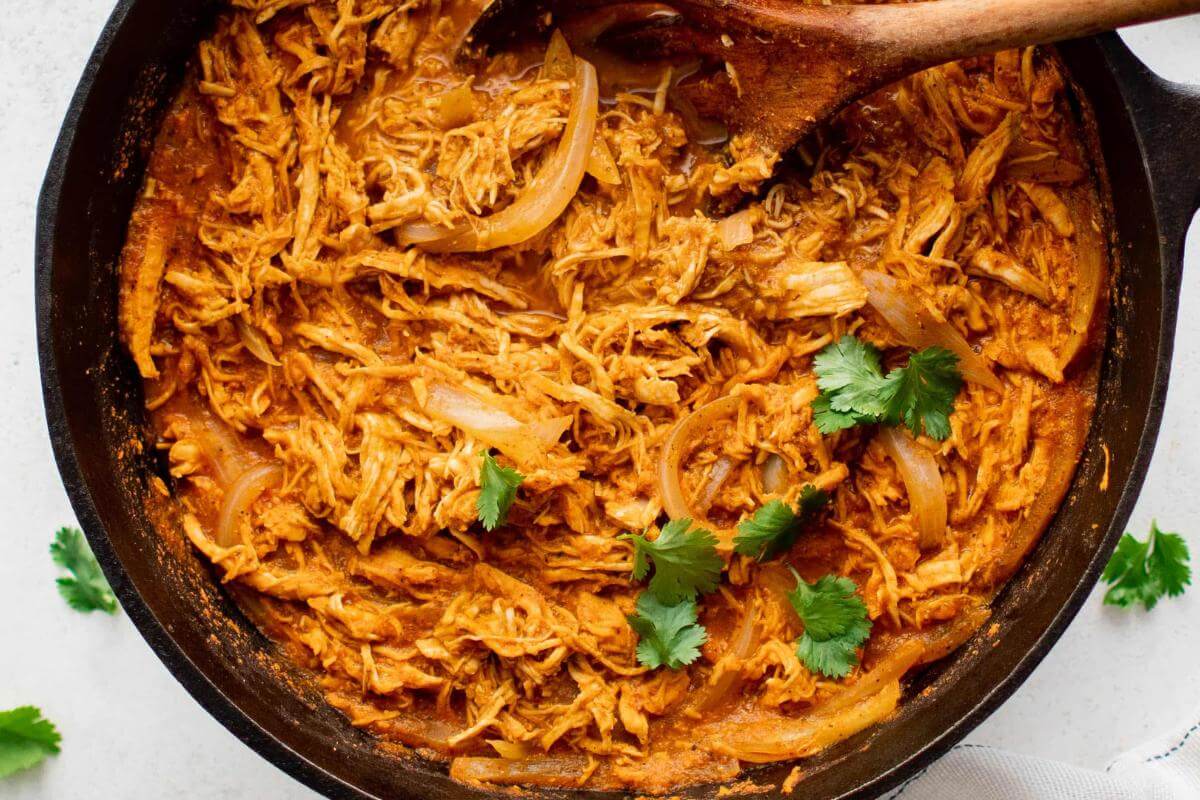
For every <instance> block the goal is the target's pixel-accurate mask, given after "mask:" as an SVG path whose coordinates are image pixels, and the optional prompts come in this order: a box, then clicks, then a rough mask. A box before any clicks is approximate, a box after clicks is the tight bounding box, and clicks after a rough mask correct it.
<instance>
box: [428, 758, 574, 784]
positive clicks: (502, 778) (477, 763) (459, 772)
mask: <svg viewBox="0 0 1200 800" xmlns="http://www.w3.org/2000/svg"><path fill="white" fill-rule="evenodd" d="M586 767H587V758H586V757H585V756H581V755H580V756H575V755H572V756H565V755H564V756H549V755H547V756H534V757H532V758H522V759H517V760H510V759H507V758H477V757H473V756H463V757H460V758H456V759H454V760H453V761H451V762H450V777H451V778H454V779H455V780H456V781H462V782H463V783H475V784H479V783H495V784H501V785H513V784H519V785H522V786H561V787H573V786H575V785H576V782H577V781H578V780H579V776H580V775H581V774H583V770H584V769H585V768H586Z"/></svg>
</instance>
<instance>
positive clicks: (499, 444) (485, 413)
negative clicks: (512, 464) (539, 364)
mask: <svg viewBox="0 0 1200 800" xmlns="http://www.w3.org/2000/svg"><path fill="white" fill-rule="evenodd" d="M422 410H423V411H424V412H425V413H426V414H428V415H429V416H431V417H433V418H434V419H438V420H441V421H442V422H446V423H448V424H450V425H453V426H455V427H456V428H461V429H462V430H464V431H466V432H467V433H469V434H471V436H474V437H475V438H476V439H478V440H479V441H481V442H483V443H484V444H486V445H489V446H490V447H495V448H498V449H499V450H500V452H502V453H504V455H506V456H508V457H509V458H511V459H512V460H513V461H516V462H517V463H518V464H521V465H533V464H538V463H540V462H541V461H542V460H543V458H544V456H545V452H546V450H548V449H549V448H551V447H553V446H554V445H555V443H557V442H558V440H559V438H560V437H561V436H562V435H563V432H564V431H565V430H566V429H567V428H568V427H570V425H571V418H570V417H568V416H564V417H554V418H551V419H544V420H538V421H537V422H521V421H520V420H518V419H517V418H516V417H514V416H512V415H511V414H509V413H508V412H507V411H504V410H503V409H499V408H496V407H495V406H491V405H488V404H487V403H485V402H484V401H483V400H480V399H479V398H478V397H476V396H475V395H473V394H471V393H469V392H465V391H462V390H461V389H456V388H454V387H453V386H450V385H448V384H445V383H433V384H430V386H429V391H428V396H427V397H426V399H425V405H424V406H423V407H422Z"/></svg>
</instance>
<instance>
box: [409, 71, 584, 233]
mask: <svg viewBox="0 0 1200 800" xmlns="http://www.w3.org/2000/svg"><path fill="white" fill-rule="evenodd" d="M598 114H599V89H598V84H597V82H596V68H595V67H593V66H592V65H591V64H589V63H588V62H586V61H584V60H582V59H576V62H575V78H574V80H573V82H572V86H571V109H570V112H569V113H568V116H567V126H566V128H565V129H564V130H563V134H562V138H560V139H559V140H558V147H557V148H556V149H555V151H554V153H553V154H552V155H551V156H550V158H549V159H547V161H546V163H545V164H543V165H542V168H541V169H540V170H538V173H537V175H535V176H534V177H533V179H532V180H531V181H530V182H529V185H528V186H526V187H525V190H524V191H523V192H522V193H521V196H520V197H518V198H517V199H516V200H514V201H513V203H512V205H510V206H508V207H507V208H504V209H503V210H501V211H497V212H496V213H495V214H492V215H490V216H487V217H478V218H475V219H472V220H468V221H467V222H463V223H461V224H459V225H456V226H455V227H453V228H448V229H447V228H443V227H441V226H437V225H431V224H430V223H428V222H413V223H409V224H407V225H405V226H403V227H402V228H400V233H399V236H400V243H401V244H406V245H407V244H416V245H419V246H420V247H421V248H422V249H424V250H428V251H430V252H434V253H481V252H483V251H485V250H494V249H495V248H497V247H507V246H508V245H514V244H520V243H521V242H524V241H527V240H529V239H531V238H533V237H534V236H536V235H537V234H538V233H541V232H542V231H543V230H544V229H545V228H547V227H548V226H549V225H550V224H551V223H553V222H554V220H556V219H558V217H559V215H560V214H562V212H563V211H564V210H566V208H567V206H568V205H569V204H570V202H571V199H572V198H573V197H574V196H575V192H576V191H577V190H578V189H579V184H580V183H581V182H582V181H583V175H584V171H585V170H586V169H587V165H588V159H589V156H590V155H591V151H592V140H593V136H594V135H595V132H596V118H597V116H598Z"/></svg>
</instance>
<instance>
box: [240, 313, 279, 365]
mask: <svg viewBox="0 0 1200 800" xmlns="http://www.w3.org/2000/svg"><path fill="white" fill-rule="evenodd" d="M233 324H234V325H235V326H236V327H237V330H238V336H239V337H240V338H241V340H242V344H244V345H245V346H246V349H247V350H249V351H250V354H251V355H252V356H254V357H255V358H257V359H258V360H259V361H261V362H263V363H264V364H270V365H271V366H272V367H279V366H282V364H280V363H279V359H277V358H276V357H275V354H274V353H272V352H271V345H270V343H269V342H268V341H267V337H266V336H263V333H262V331H260V330H259V329H258V328H256V327H254V326H253V325H251V324H250V323H249V322H246V320H245V319H243V318H242V317H241V315H238V316H236V317H234V318H233Z"/></svg>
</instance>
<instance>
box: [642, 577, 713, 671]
mask: <svg viewBox="0 0 1200 800" xmlns="http://www.w3.org/2000/svg"><path fill="white" fill-rule="evenodd" d="M626 619H628V620H629V627H631V628H633V630H634V632H635V633H637V635H638V646H637V657H638V661H639V662H641V663H642V664H644V665H645V666H647V667H650V668H651V669H657V668H658V667H661V666H663V665H664V664H665V665H666V666H668V667H670V668H671V669H679V668H680V667H683V666H686V665H688V664H691V663H692V662H693V661H695V660H696V659H697V658H699V657H700V645H702V644H704V643H705V642H706V641H708V631H706V630H704V627H703V626H702V625H699V624H697V622H696V619H697V616H696V603H695V601H693V600H684V601H683V602H680V603H677V604H675V605H665V604H663V603H662V602H660V601H659V599H658V598H657V597H655V596H654V593H653V592H642V594H641V596H640V597H638V601H637V614H631V615H630V616H628V617H627V618H626Z"/></svg>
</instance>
